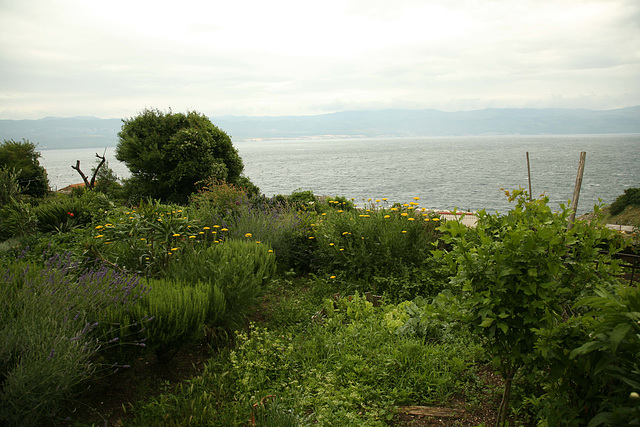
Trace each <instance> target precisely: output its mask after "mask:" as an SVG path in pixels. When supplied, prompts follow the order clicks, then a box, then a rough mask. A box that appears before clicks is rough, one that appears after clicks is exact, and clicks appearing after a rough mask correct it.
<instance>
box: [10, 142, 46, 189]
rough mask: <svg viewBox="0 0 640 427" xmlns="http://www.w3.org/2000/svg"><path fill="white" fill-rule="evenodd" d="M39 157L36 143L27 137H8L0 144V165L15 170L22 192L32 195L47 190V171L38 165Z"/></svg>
mask: <svg viewBox="0 0 640 427" xmlns="http://www.w3.org/2000/svg"><path fill="white" fill-rule="evenodd" d="M39 158H40V153H39V152H37V151H36V145H35V144H34V143H32V142H30V141H29V140H27V139H23V140H22V141H14V140H12V139H9V140H5V141H4V142H3V143H2V145H0V167H4V168H7V169H13V170H15V171H16V172H17V179H18V184H19V185H20V188H21V189H22V193H23V194H28V195H30V196H34V197H42V196H44V195H46V194H47V193H48V192H49V179H48V177H47V171H46V170H45V169H44V167H42V166H40V162H39V161H38V159H39Z"/></svg>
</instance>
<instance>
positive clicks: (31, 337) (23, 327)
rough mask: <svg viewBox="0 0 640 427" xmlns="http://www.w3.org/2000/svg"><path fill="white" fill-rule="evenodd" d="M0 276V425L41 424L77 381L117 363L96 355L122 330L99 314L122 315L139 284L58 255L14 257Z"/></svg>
mask: <svg viewBox="0 0 640 427" xmlns="http://www.w3.org/2000/svg"><path fill="white" fill-rule="evenodd" d="M0 280H1V281H2V282H3V286H1V287H0V319H1V323H0V424H3V425H43V423H45V422H52V421H54V420H56V418H57V417H59V414H60V408H61V407H62V406H63V404H64V402H65V401H66V400H67V399H68V398H69V397H70V396H72V395H73V394H74V393H76V392H78V391H80V389H79V388H78V387H79V385H80V384H82V383H86V382H87V381H90V380H91V379H93V378H95V374H96V373H99V372H102V373H104V371H105V369H106V370H107V372H108V371H109V370H111V369H112V368H115V366H113V365H111V366H101V365H100V364H99V363H98V362H97V360H98V357H97V355H98V354H99V353H100V354H106V353H108V352H109V351H110V349H111V348H112V347H111V346H112V345H114V344H115V343H116V342H119V341H124V340H125V336H123V335H119V336H113V335H111V334H110V332H109V331H110V329H111V325H109V324H103V323H102V318H103V316H104V313H105V312H106V311H109V310H110V311H117V312H118V316H116V317H120V318H121V317H124V316H125V315H126V313H127V311H128V310H131V308H132V307H133V306H134V305H135V303H136V302H137V300H138V299H139V297H140V295H141V294H143V293H144V290H143V289H141V288H140V287H139V285H138V282H137V280H136V279H135V278H132V277H127V276H124V275H121V274H119V273H117V272H114V271H111V270H107V269H105V268H101V269H98V270H88V271H81V270H79V269H78V266H77V264H75V263H73V262H71V261H70V258H69V257H66V256H58V255H55V256H53V257H51V258H50V259H49V260H47V262H46V264H45V265H44V266H41V265H39V264H36V263H33V262H26V261H19V262H16V263H14V264H12V265H10V266H9V268H8V269H7V270H5V271H3V272H2V273H0ZM137 325H140V324H139V323H138V324H137ZM132 344H138V343H132ZM116 366H117V365H116Z"/></svg>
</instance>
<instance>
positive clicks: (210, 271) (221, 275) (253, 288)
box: [167, 239, 275, 330]
mask: <svg viewBox="0 0 640 427" xmlns="http://www.w3.org/2000/svg"><path fill="white" fill-rule="evenodd" d="M175 257H176V259H175V260H174V262H171V263H170V264H169V265H168V267H167V275H168V277H172V278H174V279H177V280H180V281H183V282H185V283H191V284H194V285H195V284H198V283H205V284H208V285H209V286H210V287H211V288H212V292H211V293H210V296H211V297H212V298H214V299H215V301H213V302H216V301H219V299H220V297H219V295H218V293H221V294H222V295H223V296H224V304H223V305H222V307H220V304H219V303H218V304H213V303H212V305H211V308H212V310H209V311H208V312H207V318H206V321H207V324H208V325H209V326H212V327H217V328H222V329H227V330H233V329H235V328H237V327H239V326H241V325H242V324H243V323H244V321H245V319H246V317H247V315H248V314H249V313H251V312H252V311H253V309H254V308H255V306H256V304H257V302H258V301H259V299H260V297H261V295H262V288H263V285H264V284H265V283H266V282H267V281H268V280H269V279H270V278H271V277H272V275H273V274H274V273H275V257H274V255H273V251H272V250H271V248H270V247H269V246H268V245H266V244H257V243H256V242H255V241H250V240H248V241H241V240H233V239H231V240H227V241H224V242H223V243H218V244H213V245H212V246H208V247H207V246H201V247H195V246H194V247H193V248H190V249H185V250H183V251H177V253H176V255H175ZM214 287H215V288H217V290H216V291H215V292H213V289H214ZM221 308H223V310H222V309H221Z"/></svg>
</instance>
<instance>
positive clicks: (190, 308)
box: [135, 279, 224, 362]
mask: <svg viewBox="0 0 640 427" xmlns="http://www.w3.org/2000/svg"><path fill="white" fill-rule="evenodd" d="M143 283H144V284H145V285H146V286H147V287H148V288H149V289H150V290H149V292H148V293H147V294H146V295H144V297H143V298H142V300H141V301H140V303H139V304H137V305H136V307H135V313H136V318H150V319H152V321H151V322H149V324H148V325H147V333H146V337H147V347H149V348H150V349H152V350H154V351H155V352H156V355H157V356H158V360H160V361H163V362H165V361H168V360H170V359H171V358H172V357H173V355H174V354H175V351H177V350H178V349H180V347H181V346H183V345H184V344H189V343H193V342H196V341H197V340H198V339H199V338H202V337H203V336H204V325H205V319H206V317H207V315H208V314H209V311H210V310H209V307H210V306H211V305H212V301H211V300H212V299H215V298H216V297H217V298H218V306H219V305H220V304H221V303H222V304H224V301H223V300H222V301H219V300H220V299H221V295H219V292H218V293H215V292H214V289H212V287H211V286H209V285H208V284H202V283H196V284H194V285H187V284H184V283H182V282H180V281H177V280H171V279H148V280H145V281H143ZM212 294H213V295H212ZM213 302H215V301H213ZM218 310H224V306H222V307H219V308H218Z"/></svg>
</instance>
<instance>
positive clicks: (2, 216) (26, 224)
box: [0, 200, 37, 240]
mask: <svg viewBox="0 0 640 427" xmlns="http://www.w3.org/2000/svg"><path fill="white" fill-rule="evenodd" d="M36 229H37V218H36V216H35V214H34V212H33V207H32V206H31V204H30V203H27V202H25V201H22V200H19V201H17V200H13V201H11V202H10V203H7V204H6V205H4V206H2V207H1V208H0V239H2V240H4V239H8V238H10V237H20V236H25V235H30V234H33V233H35V231H36Z"/></svg>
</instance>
